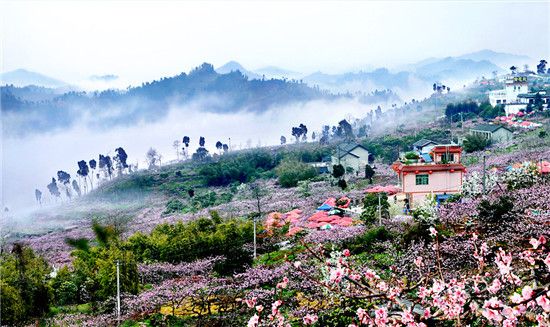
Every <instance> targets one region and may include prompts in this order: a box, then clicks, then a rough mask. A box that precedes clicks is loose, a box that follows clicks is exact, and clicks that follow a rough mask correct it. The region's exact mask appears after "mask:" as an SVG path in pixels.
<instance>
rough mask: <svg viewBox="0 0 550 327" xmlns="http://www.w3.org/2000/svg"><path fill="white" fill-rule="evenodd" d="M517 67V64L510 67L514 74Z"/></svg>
mask: <svg viewBox="0 0 550 327" xmlns="http://www.w3.org/2000/svg"><path fill="white" fill-rule="evenodd" d="M517 69H518V68H517V67H516V66H512V67H510V70H511V71H512V74H515V73H516V70H517Z"/></svg>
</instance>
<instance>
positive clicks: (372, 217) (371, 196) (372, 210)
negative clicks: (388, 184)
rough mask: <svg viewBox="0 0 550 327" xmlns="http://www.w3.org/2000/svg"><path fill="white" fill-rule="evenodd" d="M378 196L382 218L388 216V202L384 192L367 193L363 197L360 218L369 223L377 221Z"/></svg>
mask: <svg viewBox="0 0 550 327" xmlns="http://www.w3.org/2000/svg"><path fill="white" fill-rule="evenodd" d="M379 196H380V213H381V215H382V218H386V217H389V214H390V212H389V208H390V204H389V203H388V195H387V194H386V193H367V194H366V195H365V198H364V199H363V212H362V213H361V220H362V221H364V222H365V224H367V225H370V224H374V223H375V222H377V221H378V219H379V217H378V203H379V202H378V201H379V200H378V199H379V198H378V197H379Z"/></svg>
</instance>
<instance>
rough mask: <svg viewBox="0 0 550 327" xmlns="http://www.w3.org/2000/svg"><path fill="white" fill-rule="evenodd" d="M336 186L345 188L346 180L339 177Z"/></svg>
mask: <svg viewBox="0 0 550 327" xmlns="http://www.w3.org/2000/svg"><path fill="white" fill-rule="evenodd" d="M338 187H340V188H341V189H342V190H345V189H347V188H348V182H346V180H345V179H343V178H342V179H339V180H338Z"/></svg>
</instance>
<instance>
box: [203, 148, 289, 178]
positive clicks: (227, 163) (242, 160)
mask: <svg viewBox="0 0 550 327" xmlns="http://www.w3.org/2000/svg"><path fill="white" fill-rule="evenodd" d="M224 157H225V156H224ZM278 162H279V158H277V157H274V156H272V155H271V154H270V153H269V152H267V151H263V150H260V151H253V152H245V153H242V154H238V155H233V156H231V157H230V158H229V157H228V158H222V159H220V160H219V161H218V162H214V163H209V164H206V165H204V166H202V167H201V168H200V169H199V173H200V175H201V176H202V177H203V178H204V179H205V181H206V184H207V185H208V186H225V185H229V184H231V183H234V182H238V183H247V182H249V181H251V180H252V179H254V178H256V177H258V176H260V175H261V173H262V172H264V171H269V170H271V169H273V168H275V166H277V164H278Z"/></svg>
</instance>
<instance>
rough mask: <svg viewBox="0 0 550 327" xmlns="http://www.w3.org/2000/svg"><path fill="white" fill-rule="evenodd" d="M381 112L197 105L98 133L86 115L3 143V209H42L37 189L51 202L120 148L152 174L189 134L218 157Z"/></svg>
mask: <svg viewBox="0 0 550 327" xmlns="http://www.w3.org/2000/svg"><path fill="white" fill-rule="evenodd" d="M210 101H212V100H210ZM377 105H379V104H369V105H365V104H361V103H359V102H358V101H356V100H350V99H347V100H336V101H320V100H319V101H310V102H306V103H297V104H294V105H288V106H284V107H273V108H270V109H269V110H267V111H265V112H263V113H253V112H246V111H240V112H233V113H212V112H204V111H203V110H202V106H201V102H194V103H192V104H190V105H186V106H183V107H181V106H172V107H170V108H169V109H168V113H167V114H166V115H165V116H164V117H163V118H160V119H159V120H157V121H155V122H147V121H140V122H139V123H137V124H134V125H131V126H112V127H109V128H98V127H100V126H98V122H99V120H98V117H92V116H83V117H82V118H81V120H79V121H78V122H76V123H75V124H73V125H72V126H71V127H70V128H67V129H63V130H57V131H54V132H46V133H40V134H36V133H33V134H29V135H27V136H24V137H15V136H7V137H3V142H2V143H3V167H2V194H1V197H2V206H3V207H8V208H9V210H10V215H12V216H18V214H23V213H26V212H28V210H29V208H39V206H38V204H37V203H36V201H35V198H34V190H35V189H39V190H41V191H42V193H43V196H44V197H49V192H48V190H47V188H46V185H47V184H48V183H49V182H50V181H51V178H52V177H56V173H57V171H58V170H64V171H66V172H68V173H69V174H71V177H73V178H76V177H77V175H76V171H77V169H78V166H77V161H79V160H86V161H89V160H90V159H96V160H97V158H98V155H99V154H100V153H101V154H104V155H111V156H113V155H114V149H115V148H117V147H123V148H124V149H125V150H126V152H127V153H128V163H130V164H138V167H139V169H143V168H146V167H147V164H146V161H145V153H146V151H147V150H148V149H149V148H150V147H153V148H155V149H156V150H157V151H159V152H160V154H162V157H163V158H162V163H163V164H165V163H167V162H169V161H171V160H175V159H176V152H175V149H174V148H173V146H172V144H173V142H174V141H175V140H180V141H181V139H182V137H183V136H184V135H188V136H189V137H190V138H191V144H190V146H189V152H190V153H193V152H194V151H195V149H196V148H197V147H198V140H199V137H200V136H204V137H205V138H206V147H207V149H208V150H209V151H210V152H211V153H214V152H216V149H215V143H216V142H217V141H221V142H222V143H227V144H230V145H231V148H232V149H233V150H239V149H244V148H247V147H248V146H252V147H257V146H259V145H260V146H266V145H276V144H280V137H281V135H284V136H286V138H287V140H288V142H292V141H293V140H294V138H293V137H292V136H291V133H290V132H291V128H292V127H293V126H297V125H299V124H300V123H304V124H305V125H306V126H308V129H309V131H310V135H311V132H313V131H315V132H316V133H317V134H318V135H319V132H320V130H321V126H322V125H327V124H329V125H336V124H337V123H338V121H340V120H341V119H343V118H346V117H354V118H362V117H364V116H365V115H366V114H367V113H368V112H369V111H371V110H373V109H375V108H376V107H377ZM380 105H382V106H385V104H380ZM115 109H116V108H115ZM118 110H124V108H118ZM20 118H22V117H20Z"/></svg>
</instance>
